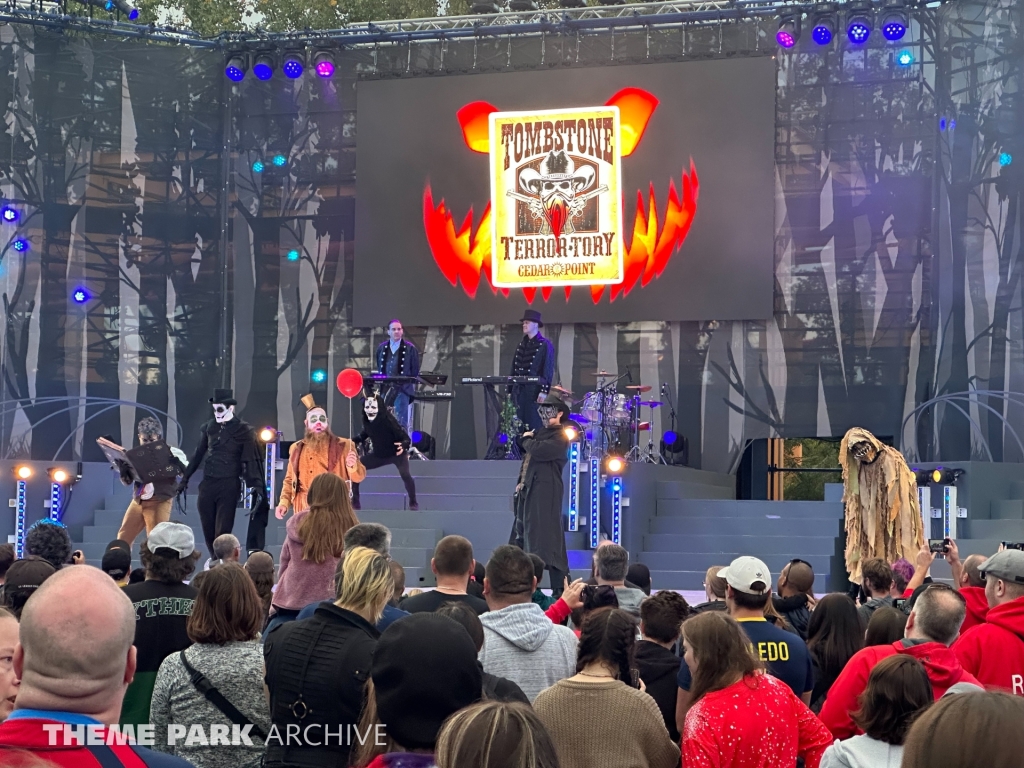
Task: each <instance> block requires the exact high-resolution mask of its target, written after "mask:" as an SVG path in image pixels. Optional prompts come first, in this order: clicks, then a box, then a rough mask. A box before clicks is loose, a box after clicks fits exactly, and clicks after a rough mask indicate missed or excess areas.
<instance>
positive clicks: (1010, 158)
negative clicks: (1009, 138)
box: [999, 152, 1013, 168]
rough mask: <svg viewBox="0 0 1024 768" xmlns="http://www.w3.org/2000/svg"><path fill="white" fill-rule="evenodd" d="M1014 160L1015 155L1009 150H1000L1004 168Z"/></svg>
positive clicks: (1000, 159)
mask: <svg viewBox="0 0 1024 768" xmlns="http://www.w3.org/2000/svg"><path fill="white" fill-rule="evenodd" d="M1012 162H1013V155H1011V154H1010V153H1009V152H1000V153H999V164H1000V165H1001V166H1003V168H1005V167H1006V166H1008V165H1009V164H1010V163H1012Z"/></svg>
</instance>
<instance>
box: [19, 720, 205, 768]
mask: <svg viewBox="0 0 1024 768" xmlns="http://www.w3.org/2000/svg"><path fill="white" fill-rule="evenodd" d="M49 715H52V718H51V717H50V716H49ZM65 723H67V724H68V727H69V728H72V729H75V728H78V727H81V728H82V729H83V730H82V731H81V734H82V740H83V741H85V742H86V744H83V745H79V744H78V743H77V741H76V739H75V738H65V733H64V730H63V728H59V729H58V730H54V731H53V733H52V735H51V733H50V732H48V731H47V730H45V729H44V728H43V726H44V725H55V726H63V725H64V724H65ZM86 729H88V730H86ZM89 741H94V742H95V741H100V742H103V743H101V744H92V745H90V744H88V742H89ZM51 742H52V743H51ZM125 742H126V740H125V739H123V738H120V739H119V738H117V737H115V736H113V735H112V734H111V732H110V731H108V730H107V728H106V726H103V725H100V724H98V723H96V721H95V720H92V719H91V718H86V717H82V716H81V715H74V714H69V713H64V712H52V713H50V712H35V711H29V710H15V711H14V713H13V714H12V716H11V717H9V718H8V719H7V720H5V721H4V722H3V723H0V765H2V766H4V768H19V767H20V766H22V765H24V766H33V765H36V764H37V763H38V761H39V760H43V761H46V762H47V763H51V764H53V765H57V766H61V767H62V768H107V766H123V768H190V766H191V765H192V764H191V763H187V762H185V761H184V760H182V759H181V758H180V757H174V756H173V755H167V754H164V753H162V752H155V751H153V750H151V749H147V748H146V747H139V746H135V745H134V744H128V743H125Z"/></svg>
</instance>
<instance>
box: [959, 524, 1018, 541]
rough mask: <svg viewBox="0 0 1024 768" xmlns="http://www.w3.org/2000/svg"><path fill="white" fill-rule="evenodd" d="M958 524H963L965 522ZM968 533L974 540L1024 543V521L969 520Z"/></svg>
mask: <svg viewBox="0 0 1024 768" xmlns="http://www.w3.org/2000/svg"><path fill="white" fill-rule="evenodd" d="M958 522H959V523H961V524H962V523H963V522H964V521H963V520H960V521H958ZM967 533H969V534H970V537H971V538H972V539H995V540H997V541H1024V520H968V521H967ZM959 546H960V542H959V541H957V547H959Z"/></svg>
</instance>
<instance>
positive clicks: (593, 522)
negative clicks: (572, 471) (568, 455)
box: [590, 456, 601, 549]
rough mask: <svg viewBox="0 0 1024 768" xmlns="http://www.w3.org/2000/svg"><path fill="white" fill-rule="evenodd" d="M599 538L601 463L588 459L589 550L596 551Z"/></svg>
mask: <svg viewBox="0 0 1024 768" xmlns="http://www.w3.org/2000/svg"><path fill="white" fill-rule="evenodd" d="M600 538H601V462H600V461H599V460H598V458H597V457H596V456H591V457H590V548H591V549H597V543H598V541H600Z"/></svg>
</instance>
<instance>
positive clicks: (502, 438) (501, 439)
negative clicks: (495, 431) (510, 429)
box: [498, 432, 508, 445]
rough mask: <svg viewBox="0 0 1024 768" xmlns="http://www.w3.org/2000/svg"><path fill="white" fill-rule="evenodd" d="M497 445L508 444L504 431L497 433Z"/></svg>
mask: <svg viewBox="0 0 1024 768" xmlns="http://www.w3.org/2000/svg"><path fill="white" fill-rule="evenodd" d="M498 445H508V435H506V434H505V433H504V432H502V433H501V434H500V435H498Z"/></svg>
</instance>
